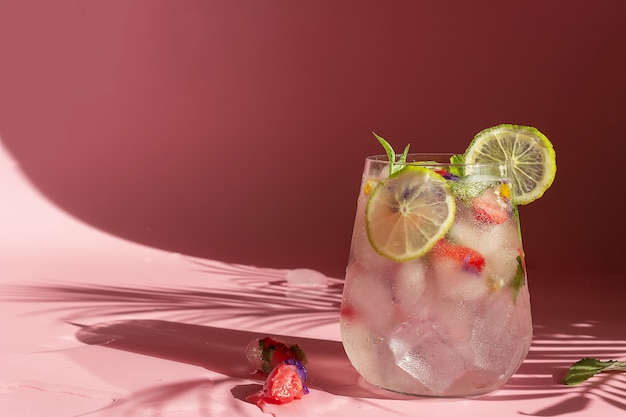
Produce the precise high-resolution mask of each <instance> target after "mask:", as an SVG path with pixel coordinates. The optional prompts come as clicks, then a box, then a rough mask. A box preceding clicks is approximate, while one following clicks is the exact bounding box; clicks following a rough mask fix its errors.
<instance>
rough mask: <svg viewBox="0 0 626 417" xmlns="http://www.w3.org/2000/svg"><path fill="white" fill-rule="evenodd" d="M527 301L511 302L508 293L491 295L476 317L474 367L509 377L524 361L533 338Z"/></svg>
mask: <svg viewBox="0 0 626 417" xmlns="http://www.w3.org/2000/svg"><path fill="white" fill-rule="evenodd" d="M525 301H526V298H525V297H522V298H521V299H520V300H519V304H518V303H517V302H513V299H512V297H511V294H510V293H509V292H508V291H502V292H499V293H497V294H494V295H493V296H492V297H491V299H490V303H488V304H485V305H484V306H483V307H484V308H483V310H482V311H481V312H480V314H479V315H477V318H476V321H475V324H474V326H473V328H472V337H471V345H472V349H473V350H474V351H475V352H476V355H475V365H476V366H477V367H479V368H481V369H487V370H490V371H492V372H495V373H497V374H500V375H507V377H508V376H509V375H510V374H512V373H513V372H514V371H515V369H516V368H517V366H518V365H519V363H520V362H521V361H522V360H523V358H524V355H525V353H526V351H527V350H528V347H529V346H530V342H531V338H532V323H531V319H530V314H529V313H528V311H527V308H528V306H527V304H526V303H525Z"/></svg>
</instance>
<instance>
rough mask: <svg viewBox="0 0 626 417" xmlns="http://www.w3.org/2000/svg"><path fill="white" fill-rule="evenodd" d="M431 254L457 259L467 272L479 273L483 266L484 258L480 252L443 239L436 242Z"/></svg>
mask: <svg viewBox="0 0 626 417" xmlns="http://www.w3.org/2000/svg"><path fill="white" fill-rule="evenodd" d="M432 256H436V257H445V258H448V259H451V260H454V261H457V262H459V264H461V266H462V268H463V269H464V270H466V271H468V272H474V273H480V272H481V271H482V270H483V268H484V267H485V258H484V257H483V255H482V254H481V253H480V252H478V251H477V250H474V249H472V248H468V247H467V246H461V245H455V244H453V243H450V242H448V241H447V240H445V239H441V240H440V241H439V242H437V244H436V245H435V247H434V248H433V250H432Z"/></svg>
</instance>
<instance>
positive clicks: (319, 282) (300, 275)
mask: <svg viewBox="0 0 626 417" xmlns="http://www.w3.org/2000/svg"><path fill="white" fill-rule="evenodd" d="M285 279H286V280H287V285H288V286H294V287H321V286H325V285H326V281H327V279H326V275H324V274H322V273H321V272H318V271H315V270H313V269H307V268H297V269H292V270H290V271H288V272H287V273H286V274H285Z"/></svg>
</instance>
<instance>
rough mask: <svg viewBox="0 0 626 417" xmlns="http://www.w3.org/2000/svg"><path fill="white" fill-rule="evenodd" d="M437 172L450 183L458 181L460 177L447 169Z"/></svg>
mask: <svg viewBox="0 0 626 417" xmlns="http://www.w3.org/2000/svg"><path fill="white" fill-rule="evenodd" d="M435 172H436V173H437V174H439V175H441V176H442V177H444V178H445V179H447V180H449V181H450V180H451V181H456V180H458V179H459V177H457V176H456V175H454V174H453V173H451V172H450V171H448V170H445V169H436V170H435Z"/></svg>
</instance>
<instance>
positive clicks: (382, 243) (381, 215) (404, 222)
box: [365, 166, 455, 261]
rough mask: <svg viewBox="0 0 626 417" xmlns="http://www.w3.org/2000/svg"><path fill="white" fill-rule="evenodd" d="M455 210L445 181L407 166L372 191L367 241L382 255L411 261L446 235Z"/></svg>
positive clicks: (431, 172)
mask: <svg viewBox="0 0 626 417" xmlns="http://www.w3.org/2000/svg"><path fill="white" fill-rule="evenodd" d="M454 209H455V203H454V196H453V195H452V192H451V191H450V186H449V185H448V183H447V181H446V179H445V178H443V177H442V176H441V175H439V174H437V173H435V172H434V171H432V170H430V169H428V168H424V167H418V166H406V167H405V168H403V169H401V170H400V171H398V172H396V173H395V174H394V175H392V176H391V177H389V178H387V179H384V180H382V181H381V182H380V183H379V184H378V185H377V186H376V187H375V188H374V190H373V191H372V194H371V195H370V198H369V201H368V203H367V208H366V212H365V225H366V229H367V237H368V239H369V241H370V244H371V245H372V247H373V248H374V250H376V252H378V253H379V254H380V255H382V256H385V257H387V258H389V259H392V260H394V261H409V260H412V259H415V258H418V257H420V256H422V255H424V254H425V253H426V252H428V251H429V250H430V249H431V248H432V247H433V246H434V245H435V243H437V241H438V240H439V239H441V238H442V237H443V236H444V235H445V234H446V232H447V231H448V230H449V229H450V226H451V225H452V221H453V220H454Z"/></svg>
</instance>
